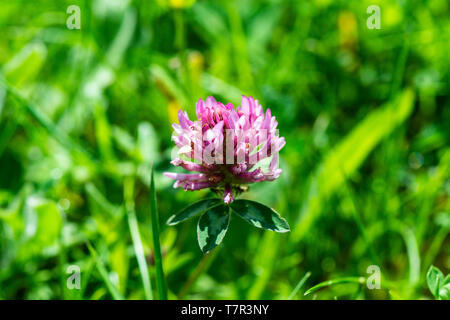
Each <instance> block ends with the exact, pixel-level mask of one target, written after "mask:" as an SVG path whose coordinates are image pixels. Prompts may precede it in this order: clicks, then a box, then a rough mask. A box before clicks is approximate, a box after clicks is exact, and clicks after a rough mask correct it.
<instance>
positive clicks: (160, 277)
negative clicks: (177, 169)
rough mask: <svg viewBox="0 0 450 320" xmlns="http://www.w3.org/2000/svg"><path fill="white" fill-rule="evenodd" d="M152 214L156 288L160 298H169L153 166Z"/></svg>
mask: <svg viewBox="0 0 450 320" xmlns="http://www.w3.org/2000/svg"><path fill="white" fill-rule="evenodd" d="M150 215H151V223H152V236H153V253H154V257H155V268H156V288H157V289H158V293H159V299H160V300H167V284H166V280H165V277H164V270H163V265H162V254H161V244H160V240H159V218H158V212H157V208H156V191H155V178H154V174H153V168H152V171H151V178H150Z"/></svg>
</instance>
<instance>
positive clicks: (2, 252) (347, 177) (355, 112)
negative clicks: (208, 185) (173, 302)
mask: <svg viewBox="0 0 450 320" xmlns="http://www.w3.org/2000/svg"><path fill="white" fill-rule="evenodd" d="M35 2H36V1H35ZM35 2H33V5H32V4H31V2H30V3H28V2H26V1H20V0H13V1H3V2H2V4H1V7H2V10H1V12H0V27H1V30H2V37H0V169H1V170H0V299H122V298H123V299H288V298H289V299H433V298H442V297H446V296H447V294H446V292H444V291H445V290H447V289H446V288H444V285H443V283H444V280H443V279H444V278H445V275H448V273H449V269H450V258H449V257H450V238H449V230H450V222H449V221H450V201H449V198H450V130H449V129H448V124H449V123H450V98H449V97H450V95H449V93H450V87H449V86H450V83H449V81H448V79H449V75H450V73H449V72H450V70H449V61H448V56H449V50H450V45H449V43H450V38H449V34H450V33H449V31H450V21H449V19H448V16H449V10H450V8H449V5H448V3H447V2H446V1H445V0H432V1H416V2H411V1H407V2H392V1H384V0H377V1H370V2H368V1H309V2H305V1H283V0H280V1H256V0H251V1H226V2H220V1H219V2H217V1H209V0H205V1H199V0H198V1H185V2H183V1H181V2H180V3H184V4H185V7H184V8H178V9H176V8H172V7H171V6H170V1H165V0H164V1H147V2H146V1H140V0H131V1H128V2H127V1H117V2H111V1H100V0H97V1H84V0H83V1H81V0H73V1H56V0H54V1H37V2H38V3H35ZM106 3H108V4H106ZM72 4H76V5H79V6H80V9H81V19H82V20H81V21H82V24H81V29H80V30H69V29H67V28H66V19H67V14H66V13H65V12H66V8H67V6H69V5H72ZM372 4H378V5H379V6H380V8H381V19H382V20H381V29H380V30H369V29H368V28H367V27H366V18H367V17H368V15H367V14H366V8H367V6H369V5H372ZM241 94H245V95H253V96H254V97H255V98H257V99H258V100H259V101H260V102H261V104H262V105H263V107H264V108H270V109H271V111H272V114H273V115H275V116H276V118H277V121H278V122H279V126H278V127H279V129H280V135H281V136H284V137H285V138H286V142H287V144H286V146H285V148H283V150H282V151H281V153H280V165H281V168H282V169H283V173H282V175H281V177H280V178H279V179H277V180H276V181H274V182H266V183H261V184H259V185H252V186H251V188H250V191H249V192H248V193H246V194H245V195H243V197H244V198H246V199H249V200H253V201H259V202H262V203H263V204H265V205H267V206H270V207H272V208H274V209H275V210H276V211H277V212H278V213H280V215H281V216H282V217H283V218H285V219H286V220H287V222H288V223H289V226H290V229H291V231H290V232H288V233H283V234H275V233H272V232H270V231H263V230H258V229H256V228H253V227H252V226H250V225H249V224H248V223H246V222H245V221H243V220H242V219H240V218H238V217H236V216H235V215H232V216H231V221H230V225H229V228H228V231H227V235H226V237H225V238H224V240H223V243H222V244H221V245H220V246H219V247H217V248H216V249H214V250H213V251H212V252H210V253H208V254H207V255H203V253H202V252H201V250H200V249H199V247H198V242H197V234H196V226H197V222H198V218H199V217H196V218H193V219H190V220H188V221H186V222H184V223H182V224H177V225H173V226H169V225H167V224H166V221H167V220H168V219H169V217H171V216H172V215H173V214H175V213H177V212H180V211H181V210H182V209H183V208H186V207H187V206H189V205H191V204H193V203H195V202H198V201H200V200H203V199H209V198H212V197H213V196H214V195H213V194H212V193H211V192H209V191H199V192H184V191H182V190H179V189H173V188H172V181H171V180H170V179H168V178H166V177H165V176H163V175H162V172H164V171H173V170H175V168H173V166H171V165H170V160H171V153H172V152H173V146H174V145H173V142H172V141H171V135H172V128H171V124H172V123H173V122H176V121H177V112H178V110H179V109H180V108H182V109H183V110H186V111H187V112H188V114H189V115H190V117H191V118H193V117H194V116H195V103H196V101H197V100H198V99H199V98H206V97H207V96H208V95H213V96H215V97H216V98H217V99H218V100H219V101H222V102H232V103H234V104H239V103H240V96H241ZM150 177H151V178H150ZM72 265H76V266H78V267H80V270H81V289H80V290H70V289H68V288H67V287H66V280H67V278H68V277H69V274H67V273H66V270H68V267H69V266H72ZM371 265H377V266H379V268H380V271H381V289H373V290H371V289H369V288H368V287H367V286H366V285H365V281H366V279H369V277H370V276H371V275H370V274H369V273H367V270H368V267H369V266H371ZM432 265H433V266H436V268H437V269H439V270H440V272H441V273H442V276H441V273H439V272H437V271H436V270H437V269H436V270H435V269H434V268H432V269H430V267H431V266H432ZM429 270H431V271H432V272H431V271H429ZM427 272H428V283H427ZM430 272H431V273H430ZM430 277H432V279H431V278H430ZM441 278H442V279H441ZM362 279H364V281H363V280H362ZM445 279H446V278H445ZM436 281H438V282H436ZM436 283H437V284H436ZM430 284H431V287H432V288H433V292H431V291H430V289H429V285H430ZM438 287H439V290H441V289H442V293H440V292H438V291H439V290H438ZM441 287H442V288H441ZM444 289H445V290H444ZM305 294H306V295H305Z"/></svg>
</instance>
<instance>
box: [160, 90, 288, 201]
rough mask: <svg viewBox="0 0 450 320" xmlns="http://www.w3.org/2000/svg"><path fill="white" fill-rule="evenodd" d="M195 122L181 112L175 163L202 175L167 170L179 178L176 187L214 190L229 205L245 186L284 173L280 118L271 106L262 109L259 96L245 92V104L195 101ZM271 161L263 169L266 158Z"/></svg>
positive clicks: (170, 175) (176, 128)
mask: <svg viewBox="0 0 450 320" xmlns="http://www.w3.org/2000/svg"><path fill="white" fill-rule="evenodd" d="M196 113H197V120H196V121H191V120H189V117H188V115H187V113H185V112H183V111H182V110H180V111H179V112H178V119H179V124H175V123H174V124H173V125H172V127H173V129H174V134H173V136H172V140H173V141H174V142H175V144H176V145H177V147H178V148H179V150H178V156H177V158H175V159H174V160H172V161H171V163H172V164H173V165H175V166H180V167H183V168H184V169H186V170H188V171H196V172H199V173H192V174H185V173H171V172H165V173H164V174H165V175H166V176H167V177H169V178H172V179H174V180H176V182H175V184H174V188H178V187H181V188H184V189H185V190H190V191H192V190H200V189H204V188H211V190H212V191H214V192H217V193H220V194H221V196H222V197H223V200H224V202H225V203H227V204H229V203H231V202H233V201H234V198H235V195H238V194H239V193H240V192H242V191H245V190H246V189H247V184H249V183H253V182H261V181H272V180H275V179H277V178H278V177H279V176H280V174H281V169H279V168H278V152H279V151H280V150H281V148H283V146H284V145H285V143H286V142H285V140H284V138H283V137H279V136H278V134H277V133H278V130H277V125H278V123H277V121H276V120H275V117H273V116H272V115H271V112H270V109H267V111H266V112H265V113H264V111H263V108H262V106H261V105H260V104H259V103H258V100H255V99H253V98H252V97H245V96H242V101H241V106H240V107H237V108H236V109H235V108H234V106H233V105H232V104H231V103H228V104H226V105H224V104H222V103H220V102H217V101H216V100H215V99H214V98H213V97H208V98H207V99H206V101H203V100H202V99H200V100H199V101H198V102H197V112H196ZM264 159H269V160H270V164H269V165H268V168H266V169H263V168H262V166H261V163H262V160H264Z"/></svg>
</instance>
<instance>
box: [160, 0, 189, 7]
mask: <svg viewBox="0 0 450 320" xmlns="http://www.w3.org/2000/svg"><path fill="white" fill-rule="evenodd" d="M194 3H195V0H158V4H159V5H160V6H162V7H171V8H173V9H185V8H190V7H192V5H193V4H194Z"/></svg>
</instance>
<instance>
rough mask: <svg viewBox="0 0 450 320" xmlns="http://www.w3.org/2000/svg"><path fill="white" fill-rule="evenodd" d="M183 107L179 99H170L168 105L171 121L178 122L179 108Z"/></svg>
mask: <svg viewBox="0 0 450 320" xmlns="http://www.w3.org/2000/svg"><path fill="white" fill-rule="evenodd" d="M180 109H181V104H180V103H179V102H178V101H177V100H170V101H169V104H168V105H167V111H168V114H169V121H170V123H178V110H180Z"/></svg>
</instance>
